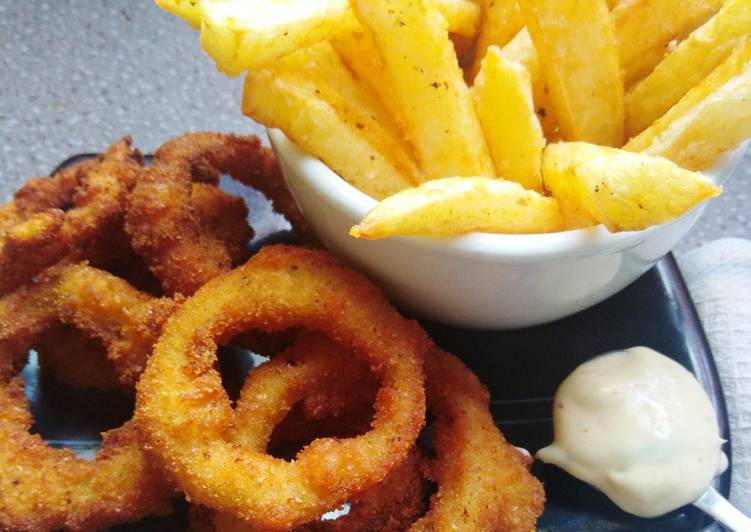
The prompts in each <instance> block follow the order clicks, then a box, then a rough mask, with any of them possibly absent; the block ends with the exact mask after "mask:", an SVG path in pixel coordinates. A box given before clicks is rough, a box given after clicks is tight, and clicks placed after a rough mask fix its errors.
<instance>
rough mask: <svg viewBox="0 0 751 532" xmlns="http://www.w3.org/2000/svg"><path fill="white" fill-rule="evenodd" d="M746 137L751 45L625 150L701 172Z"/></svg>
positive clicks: (750, 124)
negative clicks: (655, 156)
mask: <svg viewBox="0 0 751 532" xmlns="http://www.w3.org/2000/svg"><path fill="white" fill-rule="evenodd" d="M749 136H751V39H746V41H745V42H744V43H743V44H741V45H739V46H738V48H736V50H735V51H734V52H733V53H732V54H731V55H730V57H728V58H727V59H726V60H725V61H724V62H723V63H722V64H720V66H718V67H717V68H716V69H715V70H714V71H712V73H711V74H710V75H709V76H707V77H706V78H704V80H703V81H702V82H701V83H699V84H698V85H697V86H696V87H694V88H693V89H691V90H690V91H689V92H688V93H686V95H685V96H684V97H683V98H681V100H680V101H679V102H678V103H677V104H675V105H674V106H673V107H672V108H671V109H670V111H668V112H667V113H666V114H665V115H664V116H663V117H662V118H660V119H659V120H657V121H656V122H655V123H654V124H652V125H651V126H650V127H649V128H647V129H646V130H644V131H643V132H642V133H641V134H639V135H638V136H636V137H634V138H633V139H631V140H630V141H629V142H628V144H626V146H625V149H627V150H631V151H640V152H644V153H648V154H651V155H659V156H662V157H665V158H667V159H670V160H671V161H673V162H675V163H676V164H678V165H680V166H682V167H684V168H689V169H692V170H700V169H703V168H707V167H709V166H711V165H712V163H714V162H715V160H717V158H718V157H719V156H720V155H721V154H722V153H724V152H725V151H727V150H729V149H732V148H733V147H735V146H737V145H738V144H739V143H740V142H742V141H743V140H745V139H747V138H748V137H749Z"/></svg>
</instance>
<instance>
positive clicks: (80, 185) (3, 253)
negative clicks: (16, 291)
mask: <svg viewBox="0 0 751 532" xmlns="http://www.w3.org/2000/svg"><path fill="white" fill-rule="evenodd" d="M140 164H141V157H140V154H139V153H138V152H133V151H131V150H130V139H129V138H127V137H126V138H124V139H122V140H120V141H118V142H116V143H115V144H113V145H112V146H111V147H110V148H109V149H108V150H107V151H106V152H105V153H104V154H103V155H101V156H100V157H99V158H98V159H97V161H96V162H95V163H82V164H81V165H79V166H77V167H74V168H71V169H68V170H67V171H63V172H60V173H58V174H57V175H55V176H53V177H51V178H36V179H32V180H30V181H29V182H28V183H27V184H26V185H25V186H24V187H23V188H22V189H21V190H19V191H18V192H17V193H16V196H15V198H16V199H14V201H13V202H12V203H10V204H6V205H4V206H3V208H2V211H3V214H2V216H0V218H2V223H0V229H1V232H0V294H1V293H4V292H7V291H8V290H11V289H13V288H15V287H16V286H18V285H20V284H22V283H24V282H26V281H27V280H28V279H30V278H31V277H33V276H34V275H36V274H38V273H39V272H41V271H42V270H43V269H44V268H47V267H48V266H51V265H53V264H55V263H57V262H59V261H60V260H62V259H63V258H65V257H66V256H67V255H69V254H71V253H74V252H76V251H78V250H79V249H80V248H83V247H85V246H86V245H87V244H88V243H90V242H91V240H92V239H95V238H96V237H97V236H99V235H101V234H102V233H104V232H106V231H107V230H109V229H111V227H112V226H113V224H118V223H120V222H121V220H122V216H123V213H124V209H125V198H126V196H127V194H128V191H129V190H130V188H131V187H132V186H133V184H134V182H135V178H136V175H137V174H138V172H139V170H140Z"/></svg>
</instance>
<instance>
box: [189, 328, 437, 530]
mask: <svg viewBox="0 0 751 532" xmlns="http://www.w3.org/2000/svg"><path fill="white" fill-rule="evenodd" d="M301 366H303V368H302V369H301ZM280 373H288V375H287V376H286V377H283V379H284V382H285V383H286V384H287V385H288V386H290V389H287V390H284V389H278V390H277V392H278V393H280V394H281V395H282V396H284V397H285V399H284V400H283V401H281V402H280V403H279V404H278V405H281V406H282V410H284V407H285V406H286V407H287V408H289V405H290V404H292V403H293V402H294V400H295V398H296V397H297V396H298V395H299V393H300V391H301V390H302V391H304V393H305V399H310V398H315V401H314V402H313V404H314V405H315V408H313V409H312V410H310V414H312V417H310V418H308V417H305V415H304V413H303V411H302V410H300V411H299V413H300V417H298V418H296V419H297V423H296V426H295V427H294V428H295V429H296V430H298V431H299V432H297V433H295V432H291V433H290V436H299V434H313V433H315V432H316V431H317V430H321V428H322V427H321V426H320V424H319V423H317V422H316V421H317V420H320V419H323V420H324V421H329V420H331V421H334V424H333V426H329V425H328V423H324V424H323V425H324V427H323V430H324V432H325V431H326V430H327V429H332V428H336V429H338V431H339V432H342V433H350V434H356V433H360V432H364V431H367V430H368V428H369V425H370V421H371V419H372V412H371V415H367V416H365V417H364V418H362V417H359V416H354V417H352V418H350V416H348V414H351V413H359V412H357V410H353V408H355V409H360V408H361V406H360V403H363V402H365V401H367V402H368V403H370V402H372V401H373V400H374V398H375V392H376V391H377V388H376V389H373V386H372V384H373V379H372V374H371V373H370V371H369V369H368V367H367V365H365V364H363V363H362V361H361V360H359V359H357V358H354V357H352V354H351V353H349V352H347V351H346V350H345V349H343V348H342V347H341V346H339V345H337V344H335V343H334V342H332V341H331V340H329V339H328V338H327V337H326V336H324V335H321V334H320V333H309V332H302V333H300V335H299V336H298V338H297V340H296V341H295V343H294V344H293V345H292V346H291V347H290V348H289V349H287V350H286V351H285V352H284V353H281V354H279V355H278V356H276V357H274V359H273V360H272V361H271V362H268V363H267V364H264V365H263V366H261V367H260V368H258V369H257V370H255V372H254V373H253V374H251V375H252V376H251V378H250V379H249V380H248V381H247V382H246V386H245V388H244V389H243V392H242V393H241V396H240V398H239V400H238V403H237V408H236V409H235V415H236V425H235V427H234V429H233V432H234V433H235V434H237V435H238V437H239V441H241V442H244V443H246V444H249V445H251V446H256V445H257V443H258V441H264V440H265V441H268V440H269V437H268V432H269V429H270V428H271V427H273V425H274V419H271V418H269V415H268V414H267V413H264V411H265V410H266V409H265V408H263V406H261V410H262V412H261V413H260V414H259V411H258V408H257V405H258V404H257V403H256V400H257V398H256V397H255V394H257V393H263V388H265V386H258V385H257V384H258V383H257V381H258V380H259V379H260V380H264V379H272V380H278V379H279V377H278V375H279V374H280ZM300 373H305V374H306V375H307V377H308V378H305V379H304V380H305V386H304V390H303V389H302V388H303V387H301V386H300V382H296V381H297V380H298V379H299V377H300V375H299V374H300ZM293 374H298V375H293ZM295 377H297V379H296V378H295ZM363 384H365V389H364V390H363V389H362V385H363ZM258 388H262V389H261V390H260V391H259V389H258ZM274 388H277V386H274ZM327 394H329V395H330V398H331V399H332V401H331V402H330V403H328V404H326V402H325V399H324V397H325V396H326V395H327ZM347 397H350V398H351V399H352V402H351V403H347V401H346V398H347ZM275 404H276V403H275ZM300 404H303V403H300ZM282 410H279V409H277V410H276V411H275V413H276V415H274V416H273V418H277V417H279V416H281V415H284V412H283V411H282ZM293 412H294V411H293ZM327 416H336V417H335V418H333V419H330V418H328V417H327ZM287 419H289V416H288V417H287V418H285V420H287ZM277 428H278V427H277ZM276 433H277V431H276V430H275V431H274V434H276ZM277 437H278V436H277ZM249 439H250V440H254V441H247V440H249ZM272 439H273V437H272ZM293 441H296V440H293ZM421 462H422V455H421V453H420V452H419V451H418V450H417V448H413V449H412V450H411V451H410V453H409V454H408V455H407V458H406V459H405V460H404V462H402V463H401V464H400V465H399V466H397V467H396V468H395V469H394V470H393V471H391V472H390V473H389V474H388V475H387V476H386V478H385V479H384V480H383V481H382V482H381V483H379V484H377V485H376V486H374V487H372V488H370V489H368V490H365V491H364V492H362V493H359V494H357V495H356V496H354V497H351V498H350V500H349V501H348V502H349V503H350V509H349V513H348V514H347V515H346V516H343V517H340V518H339V519H336V520H335V521H331V520H326V521H320V520H317V521H314V522H311V523H309V524H307V525H303V526H301V527H297V528H296V529H295V530H296V531H298V532H304V531H311V532H312V531H320V532H324V531H339V530H342V531H344V530H359V531H366V530H370V531H384V532H385V531H397V530H405V529H406V528H407V527H408V526H409V525H410V524H411V523H412V522H413V521H414V520H415V519H417V517H419V516H420V515H422V514H423V513H424V511H425V509H426V506H427V483H426V482H425V480H424V479H423V477H422V473H421ZM198 522H200V523H201V526H202V527H203V528H204V529H207V530H222V531H233V530H237V531H249V530H254V528H253V527H251V526H249V525H248V524H247V523H245V522H244V521H242V520H240V519H238V518H237V517H235V516H233V515H232V514H228V513H217V514H215V515H214V514H212V515H210V516H207V515H206V513H205V512H203V513H201V514H198V515H196V517H195V525H196V528H200V527H199V526H198Z"/></svg>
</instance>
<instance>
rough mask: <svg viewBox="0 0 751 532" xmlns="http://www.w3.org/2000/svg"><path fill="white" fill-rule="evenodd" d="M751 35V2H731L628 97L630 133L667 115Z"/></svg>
mask: <svg viewBox="0 0 751 532" xmlns="http://www.w3.org/2000/svg"><path fill="white" fill-rule="evenodd" d="M748 35H751V2H749V0H728V2H727V3H726V4H725V5H724V6H723V7H722V9H720V11H719V12H718V13H717V14H716V15H715V16H714V17H712V18H711V19H710V20H709V21H708V22H706V23H705V24H704V25H703V26H701V27H700V28H698V29H697V30H695V31H694V32H693V33H691V35H689V36H688V38H687V39H686V40H684V41H683V42H681V43H680V44H679V45H678V47H677V48H676V49H675V50H673V51H672V52H670V53H669V54H668V55H667V56H666V57H665V59H663V60H662V62H661V63H660V64H659V65H657V67H655V69H654V70H653V71H652V73H651V74H650V75H649V76H647V77H646V78H644V79H643V80H642V81H640V82H639V83H638V84H636V85H635V86H634V87H633V88H632V89H631V91H630V92H629V93H628V94H627V95H626V131H627V133H628V135H629V136H633V135H636V134H638V133H640V132H641V131H643V130H644V129H646V128H647V127H649V125H650V124H652V123H653V122H654V121H655V120H657V119H658V118H660V117H661V116H662V115H664V114H665V113H666V112H667V111H668V109H670V108H671V107H672V106H673V105H674V104H675V103H676V102H678V100H680V99H681V97H683V95H684V94H686V93H687V92H688V91H689V90H690V89H691V88H692V87H694V86H695V85H697V84H698V83H699V82H700V81H701V80H702V79H704V77H705V76H707V75H708V74H709V73H710V72H712V70H714V69H715V67H717V65H719V64H720V63H722V62H723V61H724V60H725V59H727V57H728V56H729V55H730V54H731V53H732V52H733V49H735V48H736V47H737V46H738V44H740V43H741V42H743V40H744V39H745V38H746V36H748Z"/></svg>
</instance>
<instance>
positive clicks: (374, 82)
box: [331, 31, 404, 130]
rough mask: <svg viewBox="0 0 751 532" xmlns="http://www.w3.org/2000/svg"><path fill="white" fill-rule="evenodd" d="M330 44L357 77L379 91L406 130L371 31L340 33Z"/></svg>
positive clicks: (379, 96) (385, 104)
mask: <svg viewBox="0 0 751 532" xmlns="http://www.w3.org/2000/svg"><path fill="white" fill-rule="evenodd" d="M331 44H332V45H333V46H334V48H335V49H336V51H337V52H338V53H339V56H340V57H341V58H342V60H343V61H344V62H345V63H346V65H347V66H348V67H349V69H350V70H351V71H352V72H353V73H354V75H355V76H356V77H357V79H358V81H359V82H360V83H362V84H363V85H364V86H365V87H366V88H367V89H368V90H369V91H370V92H371V93H372V94H375V95H376V97H377V98H378V100H379V101H380V102H381V105H382V106H383V107H384V108H385V109H386V110H387V111H388V113H389V115H390V116H391V119H392V120H394V121H395V122H396V123H397V124H399V126H400V128H401V129H402V130H403V129H404V120H403V119H402V118H401V109H400V107H399V102H398V101H397V98H396V95H395V94H394V89H393V87H392V86H391V84H390V83H387V82H386V81H385V80H386V79H387V78H386V76H387V75H388V74H387V73H386V67H385V66H384V64H383V60H382V59H381V55H380V53H379V52H378V48H376V45H375V43H374V42H373V37H372V36H371V34H370V32H368V31H353V32H347V33H340V34H339V35H337V36H336V37H334V38H333V39H331Z"/></svg>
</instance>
